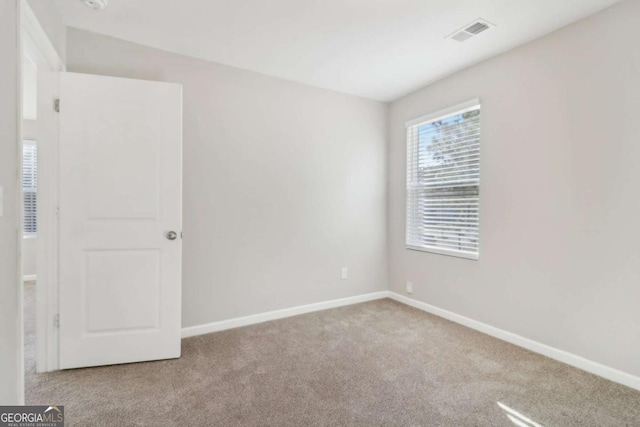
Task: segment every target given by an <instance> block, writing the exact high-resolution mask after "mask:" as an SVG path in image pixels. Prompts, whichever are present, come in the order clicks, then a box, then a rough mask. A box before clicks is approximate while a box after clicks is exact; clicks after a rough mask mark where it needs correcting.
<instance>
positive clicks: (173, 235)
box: [166, 231, 178, 240]
mask: <svg viewBox="0 0 640 427" xmlns="http://www.w3.org/2000/svg"><path fill="white" fill-rule="evenodd" d="M166 236H167V239H169V240H176V239H177V238H178V233H176V232H175V231H168V232H167V234H166Z"/></svg>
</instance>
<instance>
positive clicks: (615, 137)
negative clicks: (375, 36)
mask: <svg viewBox="0 0 640 427" xmlns="http://www.w3.org/2000/svg"><path fill="white" fill-rule="evenodd" d="M638 16H640V1H625V2H622V3H620V4H618V5H616V6H614V7H612V8H611V9H608V10H606V11H604V12H602V13H600V14H598V15H595V16H593V17H591V18H588V19H586V20H584V21H581V22H579V23H577V24H574V25H571V26H569V27H566V28H564V29H562V30H560V31H558V32H556V33H553V34H551V35H549V36H547V37H544V38H542V39H539V40H537V41H534V42H532V43H530V44H527V45H525V46H522V47H519V48H517V49H515V50H513V51H511V52H508V53H506V54H503V55H500V56H498V57H495V58H493V59H491V60H488V61H486V62H483V63H481V64H479V65H476V66H474V67H471V68H469V69H467V70H465V71H462V72H460V73H457V74H455V75H453V76H451V77H449V78H447V79H445V80H442V81H440V82H438V83H436V84H433V85H431V86H429V87H426V88H424V89H422V90H419V91H417V92H415V93H413V94H410V95H408V96H406V97H404V98H402V99H400V100H398V101H396V102H394V103H393V104H392V105H391V107H390V122H389V126H390V152H389V156H390V158H389V162H390V184H389V191H390V193H389V248H390V249H389V250H390V254H389V255H390V287H391V289H392V290H393V291H395V292H399V293H403V294H404V293H405V292H404V288H405V282H406V281H412V282H413V289H414V295H413V296H414V297H415V298H416V299H418V300H421V301H425V302H428V303H430V304H433V305H435V306H438V307H441V308H444V309H447V310H450V311H453V312H455V313H458V314H461V315H464V316H467V317H470V318H472V319H475V320H478V321H481V322H485V323H487V324H489V325H492V326H496V327H498V328H502V329H505V330H507V331H510V332H514V333H516V334H520V335H522V336H524V337H527V338H530V339H533V340H536V341H539V342H542V343H544V344H548V345H551V346H553V347H557V348H559V349H563V350H566V351H569V352H571V353H575V354H577V355H580V356H583V357H585V358H588V359H591V360H593V361H596V362H600V363H603V364H605V365H609V366H611V367H614V368H617V369H620V370H622V371H626V372H628V373H631V374H634V375H640V310H639V309H638V304H639V302H640V246H639V245H638V243H637V236H638V231H639V230H640V228H639V222H638V219H639V218H640V198H639V197H637V194H638V184H639V183H640V167H639V166H638V161H639V159H640V124H639V123H640V120H639V119H638V112H639V111H640V48H639V47H638V43H637V40H638V37H637V34H636V31H635V23H636V21H637V17H638ZM476 97H479V98H480V99H481V101H482V125H481V128H482V130H481V141H482V142H481V168H482V169H481V177H480V180H481V213H480V215H481V230H480V231H481V241H480V260H479V261H470V260H465V259H459V258H452V257H446V256H441V255H434V254H428V253H422V252H414V251H409V250H406V249H405V248H404V227H405V226H404V224H405V219H404V213H405V207H404V201H405V193H404V191H405V130H404V122H405V121H406V120H408V119H412V118H414V117H417V116H421V115H424V114H427V113H430V112H433V111H437V110H439V109H442V108H445V107H449V106H451V105H455V104H457V103H460V102H463V101H466V100H469V99H472V98H476Z"/></svg>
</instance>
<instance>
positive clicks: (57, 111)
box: [53, 99, 60, 113]
mask: <svg viewBox="0 0 640 427" xmlns="http://www.w3.org/2000/svg"><path fill="white" fill-rule="evenodd" d="M53 109H54V110H56V113H59V112H60V100H59V99H56V100H55V101H53Z"/></svg>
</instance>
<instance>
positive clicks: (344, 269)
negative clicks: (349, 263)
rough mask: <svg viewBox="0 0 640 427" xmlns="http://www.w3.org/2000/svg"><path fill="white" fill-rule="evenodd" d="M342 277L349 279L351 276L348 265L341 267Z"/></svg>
mask: <svg viewBox="0 0 640 427" xmlns="http://www.w3.org/2000/svg"><path fill="white" fill-rule="evenodd" d="M340 278H341V279H342V280H347V279H348V278H349V269H348V268H347V267H342V268H341V269H340Z"/></svg>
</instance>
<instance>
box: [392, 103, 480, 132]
mask: <svg viewBox="0 0 640 427" xmlns="http://www.w3.org/2000/svg"><path fill="white" fill-rule="evenodd" d="M478 108H481V106H480V98H475V99H472V100H470V101H467V102H463V103H461V104H458V105H454V106H453V107H449V108H445V109H442V110H440V111H436V112H435V113H431V114H427V115H425V116H420V117H416V118H415V119H413V120H409V121H407V122H405V123H404V125H405V126H406V127H410V126H416V125H421V124H423V123H430V122H435V121H437V120H443V119H446V118H448V117H451V116H457V115H458V114H463V113H466V112H468V111H471V110H477V109H478Z"/></svg>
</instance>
